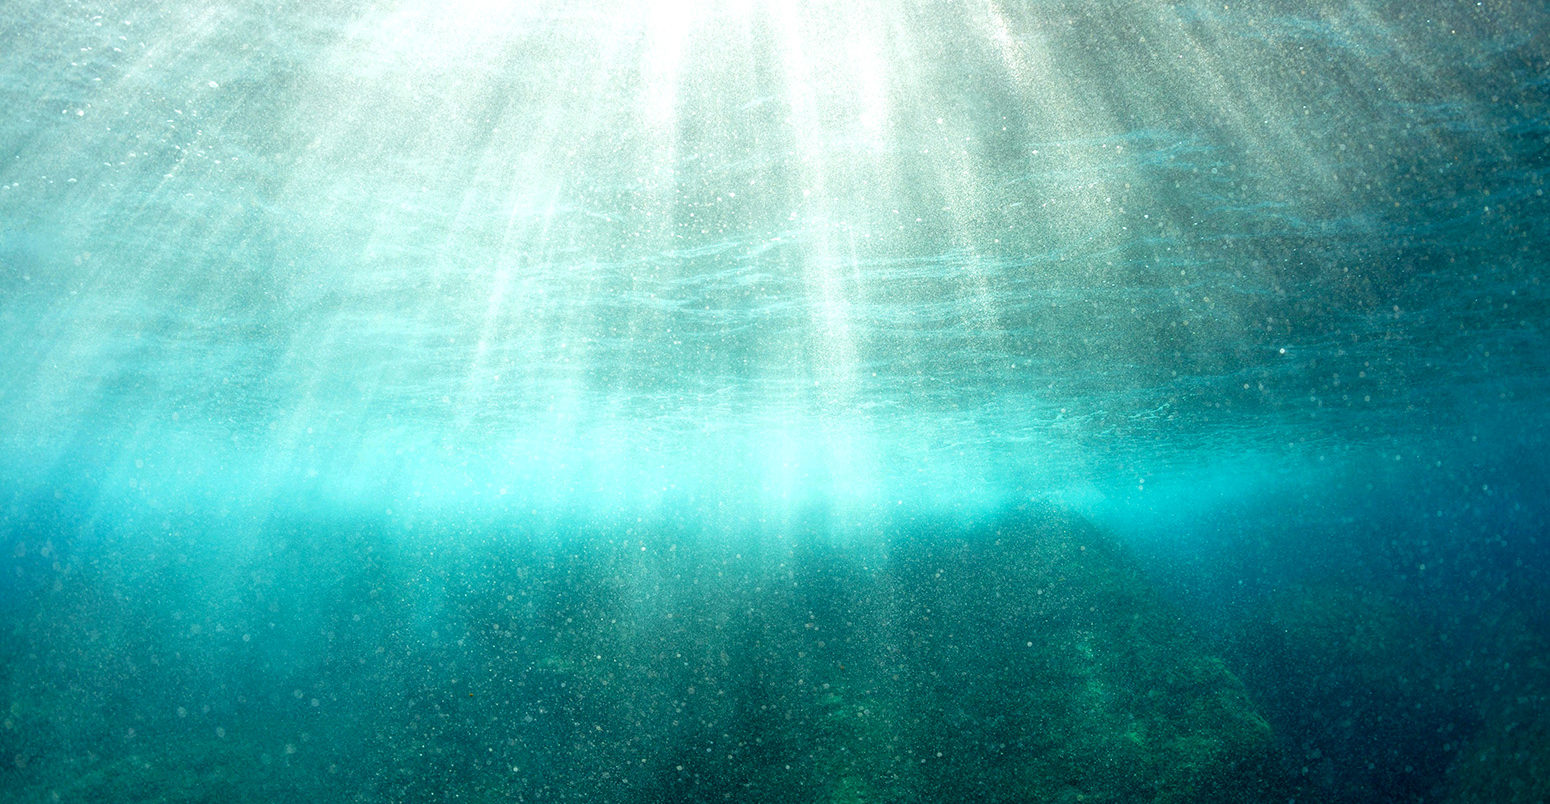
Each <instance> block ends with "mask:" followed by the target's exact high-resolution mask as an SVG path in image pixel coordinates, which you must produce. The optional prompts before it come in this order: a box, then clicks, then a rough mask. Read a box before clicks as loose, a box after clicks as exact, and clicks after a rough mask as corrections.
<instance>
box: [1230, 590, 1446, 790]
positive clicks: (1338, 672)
mask: <svg viewBox="0 0 1550 804" xmlns="http://www.w3.org/2000/svg"><path fill="white" fill-rule="evenodd" d="M1227 642H1228V645H1227V647H1226V650H1225V651H1224V656H1225V658H1227V660H1228V661H1229V662H1231V664H1232V666H1233V667H1234V668H1235V669H1237V670H1238V671H1239V672H1240V673H1241V674H1242V677H1243V680H1244V681H1245V683H1247V684H1248V685H1249V688H1250V690H1251V691H1252V692H1253V694H1254V696H1255V699H1256V701H1257V702H1258V704H1259V706H1260V711H1261V712H1262V713H1263V714H1264V716H1265V717H1266V718H1268V719H1269V720H1270V722H1271V723H1272V724H1273V725H1274V727H1275V731H1276V734H1277V736H1278V738H1279V740H1280V742H1281V746H1280V751H1279V753H1280V755H1281V756H1282V757H1283V758H1284V760H1285V761H1286V763H1287V767H1286V770H1287V772H1288V773H1289V774H1292V775H1293V776H1295V777H1296V778H1297V780H1298V781H1299V783H1300V784H1302V785H1304V786H1305V787H1306V788H1307V790H1308V791H1310V794H1312V795H1315V796H1316V797H1317V798H1318V799H1319V800H1324V801H1337V802H1338V801H1351V802H1360V801H1370V800H1372V796H1373V795H1374V791H1381V794H1382V795H1383V796H1384V797H1386V798H1390V799H1393V800H1420V799H1423V798H1425V799H1428V800H1429V799H1430V798H1431V797H1433V796H1434V795H1435V794H1436V789H1437V787H1438V785H1439V784H1440V783H1441V782H1442V774H1443V771H1444V770H1445V769H1446V768H1447V767H1448V764H1449V761H1450V753H1451V750H1452V749H1451V747H1450V744H1451V742H1452V739H1453V738H1452V737H1450V736H1449V735H1450V734H1452V732H1453V731H1454V730H1455V729H1456V728H1457V727H1458V724H1460V723H1464V722H1468V721H1469V720H1471V718H1470V717H1469V716H1468V714H1467V712H1466V711H1465V705H1464V697H1465V696H1464V695H1462V694H1461V690H1460V689H1459V683H1458V678H1459V674H1458V672H1457V668H1454V667H1451V664H1452V663H1453V662H1454V655H1453V654H1454V653H1455V652H1456V651H1449V650H1447V649H1446V646H1445V644H1444V641H1443V639H1442V634H1441V633H1439V631H1438V629H1437V628H1436V627H1435V626H1434V625H1432V624H1431V623H1428V622H1426V621H1424V620H1423V619H1422V618H1421V617H1419V616H1418V615H1417V613H1416V612H1415V611H1414V610H1413V608H1412V607H1409V606H1406V605H1405V604H1404V602H1403V601H1402V600H1401V599H1400V598H1398V597H1397V596H1395V595H1392V594H1387V593H1385V592H1384V591H1383V590H1381V589H1379V588H1376V587H1366V588H1353V587H1351V586H1349V585H1347V584H1337V583H1328V582H1324V583H1307V584H1289V585H1287V586H1285V587H1283V588H1281V589H1279V590H1277V591H1276V592H1275V593H1273V594H1271V595H1269V596H1268V597H1267V598H1266V599H1265V600H1263V601H1262V602H1260V603H1259V604H1258V606H1257V607H1256V608H1255V609H1254V610H1253V611H1252V612H1251V615H1250V616H1248V617H1246V618H1245V620H1244V621H1243V624H1242V625H1241V626H1240V627H1239V628H1238V629H1237V630H1236V632H1234V633H1231V634H1230V635H1229V636H1228V638H1227Z"/></svg>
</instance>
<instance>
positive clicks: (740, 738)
mask: <svg viewBox="0 0 1550 804" xmlns="http://www.w3.org/2000/svg"><path fill="white" fill-rule="evenodd" d="M351 539H353V540H354V542H353V546H352V547H350V548H349V549H345V548H341V547H339V546H337V545H338V544H339V543H341V542H347V541H348V540H342V539H335V540H334V541H332V542H329V541H322V540H314V541H308V540H305V539H299V538H291V539H288V540H277V543H281V544H283V545H284V546H283V547H279V548H276V550H275V552H274V553H273V554H270V555H265V556H258V557H256V558H255V559H254V561H255V562H256V563H255V564H254V565H250V566H246V567H243V568H241V577H243V578H245V579H248V582H249V583H250V584H258V585H259V586H261V587H262V590H263V593H262V594H250V595H249V596H248V599H246V600H245V601H241V602H239V603H232V602H231V601H229V600H228V601H224V602H221V603H220V604H219V607H220V611H219V621H218V622H214V623H213V624H212V630H213V629H214V628H215V627H217V626H219V625H220V623H221V622H233V623H247V624H249V626H250V627H248V628H247V629H246V631H245V633H253V634H255V635H257V636H255V638H254V639H253V640H252V641H251V642H249V641H247V640H246V639H241V640H237V639H227V638H222V639H207V640H205V641H204V642H199V641H197V640H191V639H190V638H188V637H187V633H188V631H189V625H188V623H189V621H190V620H194V621H198V622H205V621H207V620H208V619H209V616H213V614H212V612H210V611H200V610H199V609H200V605H201V604H200V602H199V601H200V592H201V590H204V589H210V588H233V587H232V586H231V585H230V584H227V585H226V586H225V587H222V585H221V584H220V583H217V582H216V580H215V579H214V578H212V577H206V578H203V579H201V578H200V577H199V576H201V575H220V574H221V573H223V572H230V571H231V570H230V569H229V568H222V567H218V566H216V565H215V564H213V563H212V564H211V565H210V566H204V567H201V566H183V567H182V568H181V569H180V573H181V575H180V576H179V578H178V582H177V583H172V582H170V581H167V582H164V583H163V586H162V589H161V590H160V592H161V594H159V595H158V596H156V597H154V598H150V599H146V598H140V602H139V603H138V604H134V605H129V604H125V603H123V602H122V601H120V604H119V607H118V608H103V609H97V608H95V607H92V606H85V605H76V606H74V607H60V608H58V609H54V610H50V609H47V608H45V609H43V610H40V612H39V614H38V618H39V619H38V620H37V622H35V623H34V627H32V628H30V629H29V635H30V639H31V641H32V642H33V643H37V644H33V645H30V646H29V649H30V650H31V651H32V652H33V654H34V655H40V656H45V655H46V656H48V657H49V659H48V663H51V664H54V665H58V664H60V663H63V664H66V665H68V664H70V663H71V662H72V661H74V659H73V658H72V657H81V659H82V660H83V661H91V662H98V661H101V660H103V659H105V658H111V656H112V655H113V654H114V653H115V652H116V651H117V650H119V649H120V648H122V647H123V646H125V645H130V644H131V643H130V642H129V641H120V640H127V636H125V635H124V634H125V632H126V631H127V630H128V629H126V628H125V627H124V626H125V625H126V623H129V622H138V623H151V624H153V625H154V624H156V623H158V622H162V621H166V620H167V618H166V617H165V615H164V613H165V612H166V611H169V610H170V611H184V612H186V614H185V615H184V616H183V617H182V618H180V619H178V620H177V621H176V622H175V623H173V624H172V625H169V626H168V627H167V628H165V629H162V628H159V627H152V628H141V629H140V630H139V631H138V632H136V635H135V636H134V640H133V643H132V644H133V650H134V651H135V655H137V656H145V657H155V658H156V661H145V662H140V663H137V664H136V669H135V672H134V674H133V675H125V674H120V675H118V676H116V677H105V676H101V675H97V676H88V675H79V674H78V675H75V676H67V677H70V678H76V679H78V681H77V682H75V683H76V686H77V687H91V689H84V688H82V689H76V688H70V689H66V690H54V691H53V693H52V694H56V695H58V694H65V693H68V697H69V700H73V701H77V702H83V701H84V702H88V704H90V702H91V701H98V702H99V704H95V705H85V706H83V707H81V709H82V711H80V712H79V716H80V717H81V718H82V719H84V721H85V722H86V723H87V724H88V726H90V724H95V726H94V727H88V726H78V727H76V728H75V730H73V731H72V732H70V734H69V735H68V736H71V737H72V738H85V739H88V741H89V742H91V746H90V749H91V751H92V752H94V754H93V755H94V756H95V757H96V758H95V759H94V760H93V761H91V762H90V763H88V764H87V765H80V764H79V762H80V761H79V759H78V758H76V759H72V758H71V757H79V752H78V749H79V747H80V739H76V743H75V745H74V747H73V748H72V749H71V750H72V751H76V753H74V754H72V753H70V752H69V751H66V750H65V746H63V745H56V746H54V747H53V748H54V751H53V754H52V756H51V757H50V756H49V755H48V751H46V750H45V751H41V752H40V751H38V750H34V752H33V754H34V755H37V754H40V753H41V754H42V755H43V756H42V757H41V758H39V759H37V761H36V762H35V763H34V765H35V766H37V767H34V768H33V769H32V770H30V771H29V773H28V775H27V776H26V779H25V780H19V781H26V784H25V785H21V784H18V786H17V789H26V790H29V791H32V792H33V793H36V795H33V796H32V798H33V799H37V800H44V798H45V797H46V796H45V794H46V793H48V792H49V791H60V790H64V791H67V792H68V793H69V796H68V797H69V798H72V799H82V800H84V799H97V800H102V799H101V796H100V795H98V794H99V793H100V794H103V795H109V796H110V797H111V798H113V799H114V800H118V801H151V800H166V799H167V797H168V796H170V795H173V794H174V793H175V794H176V795H178V796H185V797H191V798H197V797H198V795H201V793H200V792H199V790H198V788H199V787H200V785H201V784H203V782H201V780H205V781H208V782H209V784H210V785H218V786H221V787H222V788H223V789H238V788H244V785H247V786H249V787H250V788H252V789H258V788H261V787H262V786H263V785H262V784H260V782H259V778H260V777H262V778H267V779H269V781H268V782H266V783H265V784H269V785H270V786H271V788H272V786H273V785H274V784H277V783H282V782H283V783H284V784H287V785H291V786H292V787H294V788H296V789H297V790H302V791H306V792H307V793H308V794H309V795H314V796H321V797H325V798H332V799H337V800H346V799H352V798H353V799H358V800H423V801H439V800H474V801H481V800H489V801H495V800H518V799H528V800H554V799H566V798H581V799H586V800H593V801H625V800H631V801H633V800H663V801H722V800H736V801H782V802H790V801H811V802H828V803H829V804H840V803H841V802H845V803H847V804H849V803H851V802H911V801H919V802H927V801H969V800H973V801H991V802H994V801H1113V802H1119V801H1125V802H1133V801H1152V802H1185V801H1188V802H1200V801H1206V802H1210V801H1222V802H1228V801H1234V802H1236V801H1246V800H1263V799H1265V798H1266V797H1267V796H1270V795H1272V794H1274V793H1276V792H1278V791H1279V790H1281V786H1280V777H1279V775H1278V774H1279V772H1280V771H1279V764H1278V762H1277V761H1276V758H1275V757H1274V755H1273V753H1272V740H1271V734H1270V729H1269V727H1268V726H1267V725H1266V722H1265V720H1264V719H1262V718H1261V717H1260V716H1259V715H1258V714H1257V713H1256V712H1255V710H1254V707H1253V706H1252V705H1251V703H1250V701H1249V699H1248V696H1247V695H1246V694H1245V692H1244V688H1243V686H1242V685H1241V684H1240V683H1239V682H1238V680H1237V679H1236V678H1234V677H1233V675H1232V674H1231V673H1230V672H1228V671H1227V670H1226V669H1225V667H1224V666H1223V665H1222V663H1221V662H1220V661H1218V660H1217V659H1215V658H1214V657H1212V656H1209V655H1207V654H1206V653H1205V652H1204V651H1203V650H1202V649H1201V647H1200V645H1199V644H1198V643H1197V641H1196V640H1195V639H1194V638H1192V637H1191V636H1190V635H1189V634H1187V633H1186V632H1185V631H1184V629H1183V627H1182V626H1181V625H1180V623H1179V619H1178V617H1177V615H1176V614H1175V613H1174V612H1173V611H1172V610H1171V609H1170V608H1168V607H1167V606H1166V605H1164V604H1163V603H1162V601H1161V600H1160V599H1159V598H1158V597H1157V595H1155V594H1154V593H1153V592H1152V591H1151V590H1150V589H1149V587H1148V586H1147V585H1146V583H1145V582H1144V581H1143V579H1142V578H1141V576H1140V574H1139V573H1138V572H1137V571H1136V570H1135V569H1134V568H1133V567H1132V566H1131V565H1130V563H1129V561H1128V560H1127V558H1126V557H1125V555H1124V554H1123V553H1122V551H1120V550H1119V549H1118V548H1117V547H1116V546H1115V545H1114V544H1113V543H1112V542H1111V541H1110V540H1109V539H1108V538H1107V537H1106V536H1105V535H1104V534H1102V533H1100V532H1099V531H1097V530H1096V529H1094V528H1092V527H1091V526H1089V525H1087V524H1085V523H1083V522H1080V521H1078V520H1075V519H1071V518H1069V517H1066V516H1063V515H1059V514H1055V513H1053V512H1042V511H1041V512H1032V513H1024V514H1023V515H1020V516H1018V517H1016V518H1009V519H1006V520H1004V521H1002V522H1000V523H997V524H994V525H989V526H984V527H978V528H961V527H951V526H945V525H944V526H940V527H920V526H915V527H911V528H909V529H908V530H905V529H900V531H899V532H898V533H897V534H895V535H894V536H892V537H890V538H887V539H880V540H877V541H875V542H873V543H870V544H868V545H867V546H865V547H852V546H837V545H834V544H830V543H828V542H826V541H824V540H823V539H821V538H819V537H818V536H808V537H801V536H782V537H779V538H765V537H750V538H749V539H748V540H747V541H746V542H743V543H731V542H729V541H727V540H724V539H723V540H711V539H707V538H691V537H686V536H682V535H675V534H673V533H672V532H671V531H666V530H664V531H661V532H658V533H656V534H648V535H645V536H642V535H641V533H640V532H639V531H638V530H637V531H636V532H633V533H622V534H613V535H602V534H596V533H590V534H581V533H578V534H575V535H574V536H573V537H571V538H570V539H569V540H565V539H555V538H552V537H551V538H545V539H527V538H522V537H512V538H510V539H492V540H489V541H487V542H484V543H482V545H481V546H466V547H461V548H457V549H451V550H449V549H447V548H446V547H445V544H443V545H442V546H441V547H440V548H439V549H433V548H431V547H423V548H404V547H403V546H402V545H399V546H398V547H397V548H393V547H392V546H391V545H388V543H387V542H386V541H385V540H384V541H382V543H381V545H380V549H378V548H377V547H372V546H371V545H369V544H367V543H368V542H370V541H371V538H370V537H364V536H360V535H359V534H357V535H356V536H353V537H351ZM363 540H364V541H363ZM428 543H429V541H427V544H428ZM329 544H334V545H335V546H333V547H327V546H324V545H329ZM363 545H365V546H363ZM347 554H349V555H354V554H360V555H368V556H370V559H369V560H365V561H355V562H353V563H351V562H348V561H346V560H344V558H343V557H344V556H345V555H347ZM309 566H310V567H327V568H329V571H328V572H327V573H324V574H323V575H319V574H318V573H316V572H314V573H306V572H302V571H300V570H299V568H302V567H309ZM276 570H282V571H276ZM163 576H166V573H163ZM184 576H186V577H184ZM124 577H129V576H128V575H126V574H124V572H122V571H120V572H118V573H116V574H99V575H98V576H96V577H95V578H88V577H77V578H74V579H72V584H76V585H85V586H88V587H89V586H92V585H93V584H108V585H117V584H120V583H122V579H123V578H124ZM283 578H289V579H290V581H289V586H287V585H286V584H284V583H281V582H280V581H279V580H273V581H272V582H271V581H267V580H264V579H283ZM254 579H257V580H254ZM303 579H306V580H303ZM70 585H71V584H66V588H67V590H68V588H69V587H70ZM100 591H101V590H99V592H100ZM99 598H100V594H99V595H84V594H82V593H81V591H80V590H79V589H77V590H76V591H75V592H73V593H67V594H65V595H64V597H63V598H62V599H66V600H77V601H92V600H98V599H99ZM115 599H117V598H115ZM126 605H127V606H128V607H127V608H126ZM207 605H214V604H207ZM137 606H138V607H137ZM51 611H57V612H68V616H69V617H71V618H73V619H72V629H71V633H76V634H79V633H84V631H83V629H86V630H92V629H95V630H100V631H102V632H103V633H113V634H116V635H119V636H115V637H114V641H113V642H111V643H110V642H106V641H104V640H100V639H99V640H98V641H97V642H90V641H89V640H88V641H84V642H83V641H82V640H81V638H79V637H78V636H77V637H72V636H69V635H68V634H63V633H61V632H60V631H59V630H58V629H51V628H50V627H49V625H50V624H49V618H50V617H51V616H54V615H52V614H51V613H50V612H51ZM158 611H160V612H162V613H163V616H160V617H158V616H157V612H158ZM207 615H208V616H207ZM59 616H64V615H59ZM93 617H106V618H108V619H110V620H113V621H114V622H104V623H97V622H92V619H93ZM115 626H116V627H115ZM45 643H46V644H45ZM94 646H95V647H94ZM103 646H106V647H103ZM115 646H116V647H115ZM191 668H198V671H199V672H197V673H196V672H193V671H192V670H191ZM44 673H45V668H41V667H27V668H23V669H21V670H19V671H18V676H19V677H21V678H19V679H17V681H19V682H26V683H17V684H15V685H13V691H18V690H19V691H22V692H24V693H25V692H26V691H27V690H39V689H43V690H51V689H53V688H50V687H48V686H47V685H40V684H38V683H37V679H38V678H39V677H41V676H42V675H43V674H44ZM29 678H30V679H31V680H30V681H28V679H29ZM169 681H175V682H176V684H174V685H172V686H171V687H170V688H169V687H167V683H168V682H169ZM56 686H57V685H56ZM103 688H106V689H103ZM103 701H111V705H109V704H107V703H100V702H103ZM179 701H186V703H187V704H188V705H187V706H186V707H185V706H184V705H183V704H180V703H179ZM199 702H208V703H205V704H204V705H203V706H200V707H198V708H197V709H196V706H195V704H197V703H199ZM45 704H46V702H40V703H39V704H38V705H39V706H43V705H45ZM173 713H176V714H173ZM218 723H243V724H248V725H247V726H244V727H242V728H238V727H236V726H232V727H231V731H230V733H229V734H228V733H226V731H225V730H224V729H223V730H222V732H221V736H220V737H219V738H217V737H214V736H212V735H214V734H215V731H214V730H213V728H212V726H215V725H216V724H218ZM126 724H133V726H132V728H133V729H135V730H137V731H138V732H139V738H138V739H136V740H127V739H126V738H125V736H124V734H125V727H126ZM239 740H240V741H241V742H242V744H243V745H249V746H254V748H253V749H252V750H251V751H248V752H246V753H245V754H244V753H242V752H238V754H239V755H241V756H246V757H247V760H244V761H238V760H236V759H233V758H232V754H233V751H232V745H233V743H234V742H235V741H239ZM39 743H40V741H39V740H37V739H34V740H32V742H31V745H33V746H34V747H36V746H37V745H38V744H39ZM206 743H208V745H206ZM158 744H175V745H176V751H174V752H173V753H175V754H176V755H177V756H178V757H180V758H181V759H180V761H179V763H177V764H178V765H179V768H176V769H175V768H170V767H166V766H165V765H164V764H160V765H158V764H154V763H153V764H151V765H146V764H145V763H144V762H143V761H142V759H143V758H144V756H146V752H147V751H148V750H149V748H148V746H154V745H158ZM201 746H205V749H203V750H205V754H206V755H205V756H204V757H203V758H201V757H200V752H201V750H202V749H201ZM281 746H283V748H281ZM253 754H261V755H263V756H270V757H273V758H274V759H273V765H269V764H264V765H258V764H254V763H253V762H251V761H250V760H251V756H252V755H253ZM72 763H75V764H72ZM199 767H206V768H216V769H219V772H216V771H210V772H209V773H205V774H204V775H200V774H199V773H195V772H191V771H190V770H189V769H190V768H199ZM158 769H159V770H158ZM281 771H283V773H281ZM248 772H251V773H252V774H254V777H255V778H254V779H249V780H244V779H243V778H241V777H242V776H243V774H244V773H248ZM158 773H162V774H166V776H165V778H164V779H162V782H161V783H160V784H158V783H157V782H156V781H155V777H156V775H157V774H158ZM277 773H279V774H280V775H278V776H277V775H276V774H277ZM266 774H267V775H266ZM131 777H132V778H133V780H134V782H133V784H131V783H130V782H128V781H126V779H128V778H131ZM276 779H280V780H282V782H276V781H275V780H276ZM308 785H311V787H310V789H309V788H308ZM137 790H138V791H142V792H143V795H140V794H139V793H136V792H135V791H137ZM203 795H206V796H209V795H219V791H214V790H213V788H212V789H211V790H206V791H204V793H203ZM22 800H29V799H28V798H27V797H26V796H23V799H22Z"/></svg>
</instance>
